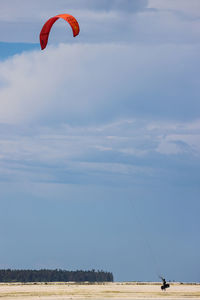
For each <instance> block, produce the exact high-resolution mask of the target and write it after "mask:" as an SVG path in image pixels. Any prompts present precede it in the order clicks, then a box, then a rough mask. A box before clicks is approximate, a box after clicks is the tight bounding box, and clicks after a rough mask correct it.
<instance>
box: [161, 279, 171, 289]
mask: <svg viewBox="0 0 200 300" xmlns="http://www.w3.org/2000/svg"><path fill="white" fill-rule="evenodd" d="M160 278H161V279H162V282H163V285H162V286H161V290H163V291H165V290H166V289H167V288H169V287H170V285H169V283H167V282H166V280H165V278H163V277H160Z"/></svg>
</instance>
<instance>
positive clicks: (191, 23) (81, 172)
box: [0, 0, 200, 281]
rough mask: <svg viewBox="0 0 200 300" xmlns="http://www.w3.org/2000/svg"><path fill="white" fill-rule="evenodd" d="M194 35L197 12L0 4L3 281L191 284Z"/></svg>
mask: <svg viewBox="0 0 200 300" xmlns="http://www.w3.org/2000/svg"><path fill="white" fill-rule="evenodd" d="M27 12H28V14H27ZM64 12H66V13H70V14H73V15H74V16H75V17H76V18H77V20H78V21H79V23H80V28H81V32H80V35H79V36H78V37H76V38H75V39H74V38H73V37H72V33H71V29H70V28H69V26H67V24H66V23H65V22H62V21H57V22H56V23H55V26H54V28H53V29H52V32H51V35H50V39H49V44H48V47H47V48H46V49H45V50H44V51H41V50H40V45H39V33H40V29H41V27H42V25H43V23H44V22H45V21H46V20H47V19H48V18H49V17H51V16H53V15H56V14H58V13H64ZM199 36H200V2H199V0H190V1H188V0H168V1H161V0H131V1H130V0H109V1H103V0H73V1H71V0H65V1H64V0H48V1H47V0H42V1H41V0H40V1H39V0H35V1H34V2H33V1H27V0H7V1H6V2H5V1H4V2H3V1H2V2H1V3H0V201H1V211H0V232H1V241H2V243H1V249H0V267H1V268H64V269H71V270H75V269H93V268H95V269H104V270H108V271H112V272H113V274H114V278H115V280H122V281H125V280H159V279H158V275H161V274H162V275H163V276H165V277H166V278H167V279H169V280H177V281H199V278H200V271H199V270H200V266H199V261H200V241H199V239H198V235H199V228H200V221H199V214H198V212H199V209H200V202H199V193H200V188H199V187H200V177H199V172H200V134H199V132H200V116H199V111H200V104H199V92H200V88H199V78H200V77H199V75H200V74H199V69H200V60H199V53H200V43H199Z"/></svg>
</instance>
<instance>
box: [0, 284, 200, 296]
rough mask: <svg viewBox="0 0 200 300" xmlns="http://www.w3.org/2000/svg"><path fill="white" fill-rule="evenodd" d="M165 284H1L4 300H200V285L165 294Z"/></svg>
mask: <svg viewBox="0 0 200 300" xmlns="http://www.w3.org/2000/svg"><path fill="white" fill-rule="evenodd" d="M160 286H161V283H158V282H152V283H145V282H144V283H142V282H109V283H108V282H106V283H87V282H84V283H73V282H70V283H69V282H63V283H61V282H59V283H0V298H1V300H4V299H6V300H13V299H20V300H26V299H30V300H33V299H37V298H39V299H41V300H51V299H52V300H53V299H54V300H63V299H72V300H73V299H102V300H106V299H116V300H118V299H119V300H124V299H200V284H197V283H171V287H170V289H168V290H167V291H165V292H163V291H161V289H160Z"/></svg>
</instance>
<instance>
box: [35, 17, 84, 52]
mask: <svg viewBox="0 0 200 300" xmlns="http://www.w3.org/2000/svg"><path fill="white" fill-rule="evenodd" d="M60 18H61V19H64V20H65V21H67V22H68V23H69V24H70V26H71V28H72V31H73V36H74V37H75V36H77V35H78V34H79V31H80V27H79V24H78V22H77V20H76V19H75V18H74V17H73V16H71V15H68V14H61V15H57V16H55V17H52V18H50V19H49V20H48V21H47V22H46V23H45V24H44V26H43V27H42V30H41V32H40V45H41V49H42V50H44V49H45V48H46V46H47V43H48V38H49V33H50V31H51V27H52V26H53V24H54V23H55V22H56V21H57V20H58V19H60Z"/></svg>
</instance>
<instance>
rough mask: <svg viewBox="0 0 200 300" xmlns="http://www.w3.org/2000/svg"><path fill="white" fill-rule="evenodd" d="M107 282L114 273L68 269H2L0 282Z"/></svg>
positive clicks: (111, 278)
mask: <svg viewBox="0 0 200 300" xmlns="http://www.w3.org/2000/svg"><path fill="white" fill-rule="evenodd" d="M69 281H74V282H84V281H89V282H105V281H107V282H108V281H109V282H112V281H113V274H112V273H110V272H104V271H95V270H91V271H82V270H77V271H66V270H58V269H56V270H47V269H42V270H11V269H6V270H0V282H69Z"/></svg>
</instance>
